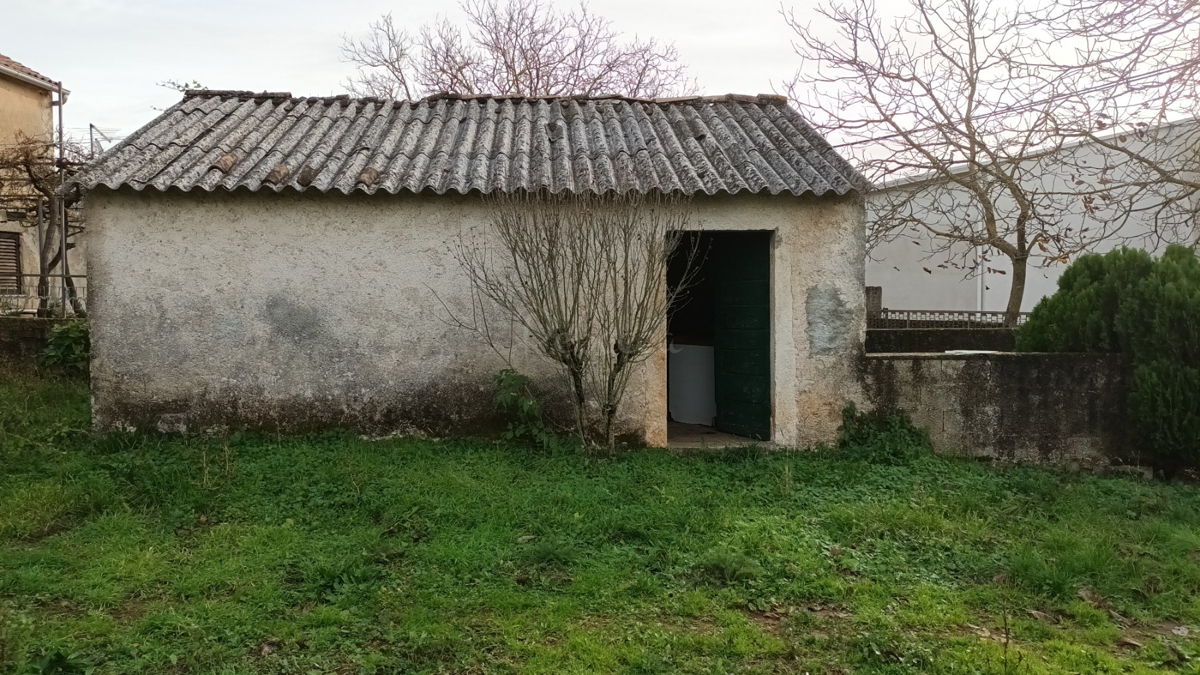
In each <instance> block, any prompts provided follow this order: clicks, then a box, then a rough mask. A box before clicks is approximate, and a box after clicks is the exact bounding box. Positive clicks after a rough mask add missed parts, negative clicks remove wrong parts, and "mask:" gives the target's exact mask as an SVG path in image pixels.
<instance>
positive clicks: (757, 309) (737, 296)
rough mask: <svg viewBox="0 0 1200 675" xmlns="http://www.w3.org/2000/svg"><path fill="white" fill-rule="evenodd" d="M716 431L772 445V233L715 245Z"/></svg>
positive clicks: (723, 237) (735, 236)
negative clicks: (770, 441) (768, 442)
mask: <svg viewBox="0 0 1200 675" xmlns="http://www.w3.org/2000/svg"><path fill="white" fill-rule="evenodd" d="M712 253H713V254H715V255H712V258H714V260H713V262H714V263H716V269H715V270H714V274H713V276H714V278H715V279H714V280H715V281H716V284H715V288H714V292H713V324H714V325H713V328H714V331H713V333H714V335H713V337H714V343H715V350H714V359H715V364H714V365H715V369H716V372H715V375H716V390H717V429H719V430H721V431H725V432H729V433H731V434H737V435H739V436H746V437H748V438H754V439H758V440H764V441H766V440H770V439H771V233H770V232H728V233H720V234H718V235H717V236H716V237H714V241H713V251H712Z"/></svg>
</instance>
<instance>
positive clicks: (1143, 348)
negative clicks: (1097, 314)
mask: <svg viewBox="0 0 1200 675" xmlns="http://www.w3.org/2000/svg"><path fill="white" fill-rule="evenodd" d="M1117 329H1118V332H1119V333H1120V334H1121V335H1122V336H1124V338H1123V339H1124V341H1125V343H1126V352H1127V353H1128V354H1129V355H1130V357H1131V361H1132V363H1133V387H1132V390H1131V392H1130V397H1129V406H1130V412H1131V416H1132V419H1133V422H1134V425H1135V427H1136V429H1137V434H1138V436H1137V437H1138V439H1139V440H1140V441H1142V442H1144V443H1146V445H1147V448H1148V449H1149V450H1150V451H1151V453H1152V454H1153V455H1154V457H1153V460H1154V461H1155V463H1156V464H1158V465H1160V466H1162V467H1163V468H1164V469H1167V470H1170V469H1172V468H1178V469H1182V468H1193V469H1194V468H1200V259H1197V258H1196V254H1195V252H1194V251H1192V250H1191V249H1189V248H1185V247H1183V246H1172V247H1170V248H1168V249H1167V252H1166V253H1165V254H1163V257H1162V258H1161V259H1160V260H1158V261H1156V262H1155V264H1154V269H1153V270H1152V271H1151V272H1150V274H1149V275H1148V276H1147V277H1146V278H1145V279H1143V280H1142V281H1141V283H1139V284H1137V285H1136V286H1135V287H1134V288H1133V289H1131V291H1130V293H1129V295H1128V297H1127V299H1126V300H1125V302H1123V303H1121V310H1120V313H1119V314H1118V316H1117Z"/></svg>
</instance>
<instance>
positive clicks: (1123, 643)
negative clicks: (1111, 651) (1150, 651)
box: [1117, 637, 1142, 649]
mask: <svg viewBox="0 0 1200 675" xmlns="http://www.w3.org/2000/svg"><path fill="white" fill-rule="evenodd" d="M1117 646H1118V647H1133V648H1134V649H1141V648H1142V643H1140V642H1138V641H1137V640H1134V639H1133V638H1127V637H1123V638H1121V639H1120V640H1117Z"/></svg>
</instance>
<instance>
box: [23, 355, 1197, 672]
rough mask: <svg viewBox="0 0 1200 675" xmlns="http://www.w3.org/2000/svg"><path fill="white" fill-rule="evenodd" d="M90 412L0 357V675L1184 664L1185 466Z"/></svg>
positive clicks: (1071, 668)
mask: <svg viewBox="0 0 1200 675" xmlns="http://www.w3.org/2000/svg"><path fill="white" fill-rule="evenodd" d="M87 415H88V405H87V393H86V390H85V387H84V386H82V385H80V384H78V383H73V382H70V381H63V380H54V379H48V378H44V377H34V376H31V375H30V374H27V373H10V374H8V375H6V376H3V377H2V378H0V671H10V670H15V671H17V672H22V671H24V672H85V671H86V670H87V669H88V668H95V672H98V673H131V672H165V673H209V672H212V673H257V672H263V673H312V672H320V673H330V672H338V673H357V672H362V673H373V672H381V673H390V672H430V673H433V672H437V673H451V672H454V673H458V672H463V673H466V672H471V673H476V672H478V673H483V672H498V673H506V672H530V673H592V672H628V673H676V672H695V673H721V672H781V673H783V672H786V673H804V672H811V673H822V672H824V673H844V672H853V673H927V672H931V673H1157V672H1179V671H1183V672H1200V669H1198V668H1197V666H1196V665H1194V664H1195V663H1197V661H1200V642H1197V640H1196V631H1197V629H1196V628H1195V627H1196V626H1197V625H1200V599H1198V598H1200V596H1198V591H1200V492H1198V491H1197V489H1196V488H1194V487H1191V486H1187V485H1181V484H1169V485H1168V484H1159V483H1148V482H1138V481H1134V480H1127V479H1102V478H1096V477H1092V476H1084V475H1074V474H1067V473H1058V472H1053V471H1048V470H1036V469H1005V470H999V469H993V468H989V467H986V466H983V465H980V464H976V463H971V462H967V461H961V460H950V459H942V458H937V457H931V456H919V457H917V458H915V459H908V460H905V461H900V462H892V463H890V464H888V465H882V464H871V463H866V462H863V461H858V460H854V459H849V458H848V457H853V456H855V455H854V453H849V454H847V455H843V456H838V454H836V453H835V452H832V451H830V452H823V453H806V452H786V453H784V452H780V453H774V454H769V455H768V454H765V453H760V452H747V451H742V452H736V453H735V452H730V453H723V454H718V453H706V454H695V455H689V456H680V455H675V454H671V453H667V452H663V451H640V452H629V453H626V454H622V455H620V456H618V457H616V458H593V457H588V456H584V455H580V454H573V453H565V452H564V453H546V452H540V451H533V450H529V449H526V448H521V447H513V446H506V445H501V444H496V443H493V442H491V441H483V440H442V441H435V440H420V439H395V440H387V441H374V442H372V441H364V440H360V439H358V438H356V437H354V436H351V435H325V436H319V437H312V436H309V437H286V436H285V437H274V436H264V435H239V436H235V437H232V438H230V439H228V440H227V441H224V440H222V439H204V438H193V437H187V438H181V437H167V436H155V435H141V434H139V435H122V434H115V435H93V434H91V433H89V432H88V431H86V429H87V424H88V419H87ZM1181 625H1182V626H1187V627H1191V631H1190V632H1189V634H1188V635H1187V636H1182V635H1179V634H1178V633H1183V632H1184V631H1183V630H1182V629H1180V628H1178V627H1179V626H1181ZM1172 629H1174V632H1173V631H1172ZM1134 643H1136V644H1134ZM1138 645H1140V646H1138ZM1193 658H1195V659H1197V661H1193V660H1192V659H1193ZM55 667H58V668H59V670H54V668H55Z"/></svg>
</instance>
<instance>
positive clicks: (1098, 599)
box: [1079, 586, 1108, 609]
mask: <svg viewBox="0 0 1200 675" xmlns="http://www.w3.org/2000/svg"><path fill="white" fill-rule="evenodd" d="M1079 599H1080V600H1083V601H1084V602H1086V603H1088V604H1089V605H1091V606H1092V607H1095V608H1097V609H1099V608H1101V607H1107V606H1108V600H1106V599H1105V598H1104V596H1103V595H1100V594H1099V593H1097V592H1096V591H1093V590H1092V589H1091V588H1089V587H1087V586H1084V587H1083V588H1081V589H1079Z"/></svg>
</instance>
